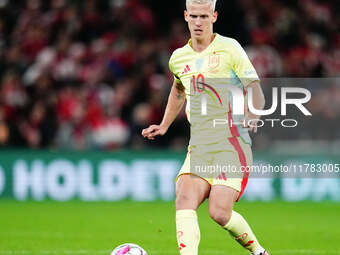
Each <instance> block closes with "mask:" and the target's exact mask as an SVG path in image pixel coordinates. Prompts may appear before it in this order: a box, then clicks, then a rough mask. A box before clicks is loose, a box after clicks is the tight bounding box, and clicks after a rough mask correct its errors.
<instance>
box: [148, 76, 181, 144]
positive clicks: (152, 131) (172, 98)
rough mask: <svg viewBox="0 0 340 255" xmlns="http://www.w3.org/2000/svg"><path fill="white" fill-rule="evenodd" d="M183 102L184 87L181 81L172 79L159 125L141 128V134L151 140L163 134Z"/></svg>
mask: <svg viewBox="0 0 340 255" xmlns="http://www.w3.org/2000/svg"><path fill="white" fill-rule="evenodd" d="M184 102H185V89H184V86H183V85H182V83H180V82H178V81H176V80H174V82H173V84H172V88H171V91H170V94H169V98H168V103H167V106H166V109H165V113H164V116H163V120H162V122H161V124H159V125H151V126H149V127H148V128H145V129H143V131H142V136H144V137H146V138H148V139H150V140H153V139H155V136H157V135H164V134H165V133H166V132H167V131H168V128H169V127H170V125H171V123H172V122H173V121H174V120H175V119H176V117H177V115H178V113H179V112H180V111H181V109H182V107H183V104H184Z"/></svg>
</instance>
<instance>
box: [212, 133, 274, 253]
mask: <svg viewBox="0 0 340 255" xmlns="http://www.w3.org/2000/svg"><path fill="white" fill-rule="evenodd" d="M228 141H229V145H227V147H226V148H227V149H226V150H225V151H222V152H221V153H218V154H216V155H215V159H216V161H217V162H218V164H223V165H229V166H232V167H236V169H238V170H242V171H239V172H238V173H233V172H229V173H224V175H223V173H222V174H221V175H219V176H218V177H217V178H214V179H213V183H212V184H213V186H212V188H211V191H210V195H209V213H210V215H211V217H212V218H213V219H214V220H215V221H216V222H217V223H218V224H219V225H220V226H222V227H223V228H224V229H226V230H227V231H228V232H229V233H230V234H231V236H233V237H234V238H235V240H236V241H238V242H239V243H240V244H241V245H242V246H243V247H245V248H246V249H248V250H249V251H250V252H252V253H253V254H256V255H259V254H262V255H266V254H268V253H266V252H265V251H264V249H263V248H262V247H261V246H260V244H259V242H258V241H257V239H256V237H255V235H254V233H253V232H252V230H251V228H250V227H249V225H248V223H247V222H246V220H245V219H244V218H243V217H242V216H241V215H240V214H239V213H237V212H235V211H233V210H232V208H233V205H234V202H235V201H238V200H239V199H240V196H241V195H242V193H243V191H244V189H245V187H246V185H247V181H248V172H246V171H244V170H246V169H247V166H250V165H251V164H252V151H251V148H250V145H248V144H246V143H244V142H243V141H242V139H240V138H236V137H232V138H229V139H228Z"/></svg>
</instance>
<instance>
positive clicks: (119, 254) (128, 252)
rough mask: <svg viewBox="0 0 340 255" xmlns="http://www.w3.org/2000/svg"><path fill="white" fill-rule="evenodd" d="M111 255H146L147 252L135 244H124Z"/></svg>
mask: <svg viewBox="0 0 340 255" xmlns="http://www.w3.org/2000/svg"><path fill="white" fill-rule="evenodd" d="M111 255H148V254H147V252H146V251H145V250H144V249H143V248H142V247H140V246H139V245H137V244H134V243H125V244H122V245H119V246H118V247H116V248H115V249H114V250H113V251H112V253H111Z"/></svg>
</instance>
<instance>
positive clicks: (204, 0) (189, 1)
mask: <svg viewBox="0 0 340 255" xmlns="http://www.w3.org/2000/svg"><path fill="white" fill-rule="evenodd" d="M216 1H217V0H186V7H187V9H188V5H189V4H207V3H210V4H211V7H212V10H213V11H215V7H216Z"/></svg>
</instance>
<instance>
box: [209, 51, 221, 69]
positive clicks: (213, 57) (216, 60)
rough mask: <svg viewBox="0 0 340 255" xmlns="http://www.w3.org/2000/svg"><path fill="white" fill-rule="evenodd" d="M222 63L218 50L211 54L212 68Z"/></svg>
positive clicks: (210, 65) (210, 66)
mask: <svg viewBox="0 0 340 255" xmlns="http://www.w3.org/2000/svg"><path fill="white" fill-rule="evenodd" d="M219 65H220V55H217V54H216V52H214V53H213V54H211V55H210V56H209V63H208V66H209V68H210V69H215V68H217V67H218V66H219Z"/></svg>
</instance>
